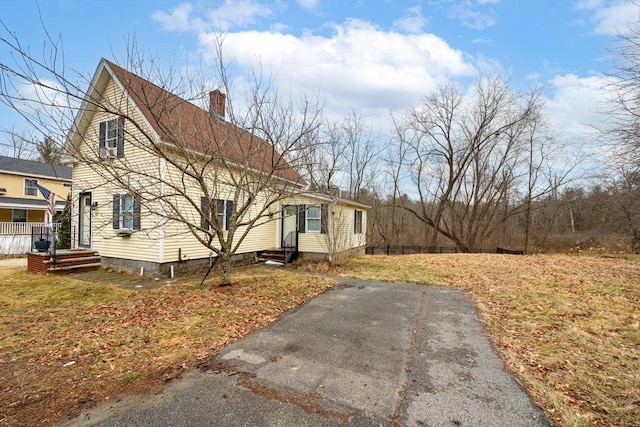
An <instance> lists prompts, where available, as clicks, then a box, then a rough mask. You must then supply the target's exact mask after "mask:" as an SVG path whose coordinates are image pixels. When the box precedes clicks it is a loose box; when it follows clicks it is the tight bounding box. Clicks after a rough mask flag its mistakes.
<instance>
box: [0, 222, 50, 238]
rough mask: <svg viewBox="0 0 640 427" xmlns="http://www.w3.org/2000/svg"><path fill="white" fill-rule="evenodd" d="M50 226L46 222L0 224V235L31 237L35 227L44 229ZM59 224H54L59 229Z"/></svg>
mask: <svg viewBox="0 0 640 427" xmlns="http://www.w3.org/2000/svg"><path fill="white" fill-rule="evenodd" d="M46 225H50V224H47V223H44V222H0V234H9V235H13V236H15V235H26V236H30V235H31V230H32V228H33V227H44V226H46ZM59 225H60V224H59V223H54V226H55V227H58V226H59Z"/></svg>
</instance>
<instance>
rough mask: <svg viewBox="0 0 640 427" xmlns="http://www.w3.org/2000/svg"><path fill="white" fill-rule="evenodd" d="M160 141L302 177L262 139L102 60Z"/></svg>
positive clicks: (278, 174)
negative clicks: (158, 136)
mask: <svg viewBox="0 0 640 427" xmlns="http://www.w3.org/2000/svg"><path fill="white" fill-rule="evenodd" d="M104 61H105V63H106V64H107V65H108V66H109V68H110V69H111V70H112V71H113V73H114V74H115V76H116V77H117V79H118V80H119V81H120V83H121V84H122V85H123V87H124V89H125V90H126V91H127V93H128V94H129V96H131V98H132V99H133V101H134V102H135V103H136V105H137V106H138V108H139V109H140V111H141V112H142V114H143V115H144V116H145V117H146V119H147V121H148V122H149V124H150V125H151V126H152V127H153V129H154V130H155V131H156V132H157V133H158V135H160V138H161V139H162V140H163V141H164V142H168V143H171V144H175V145H177V146H180V147H182V148H188V149H190V150H194V151H195V152H198V153H201V154H204V155H205V156H213V157H218V156H219V157H221V158H225V159H227V160H230V161H231V162H233V163H235V164H237V165H240V166H244V167H246V166H248V167H250V168H252V169H254V170H257V171H262V172H264V173H267V174H273V176H275V177H278V178H282V179H286V180H289V181H292V182H294V183H297V184H299V185H304V184H305V182H304V179H303V178H302V177H301V176H300V175H299V174H298V172H297V171H296V170H295V169H294V168H292V167H291V166H290V165H289V164H288V163H287V161H286V160H285V159H284V158H283V156H281V155H280V153H278V152H277V151H276V150H275V149H274V147H273V146H272V145H271V144H270V143H269V142H267V141H265V140H264V139H262V138H260V137H258V136H256V135H254V134H252V133H251V132H248V131H247V130H245V129H242V128H240V127H238V126H235V125H234V124H232V123H229V122H226V121H224V120H220V119H219V118H217V117H213V116H212V115H211V114H210V113H209V112H208V111H205V110H203V109H201V108H199V107H197V106H195V105H194V104H191V103H190V102H188V101H185V100H184V99H182V98H180V97H179V96H177V95H174V94H173V93H171V92H169V91H167V90H165V89H164V88H162V87H160V86H157V85H155V84H153V83H151V82H149V81H148V80H145V79H143V78H142V77H139V76H138V75H136V74H133V73H131V72H130V71H127V70H125V69H124V68H122V67H120V66H118V65H116V64H114V63H113V62H111V61H108V60H106V59H105V60H104Z"/></svg>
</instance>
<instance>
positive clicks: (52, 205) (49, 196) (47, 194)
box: [34, 182, 56, 217]
mask: <svg viewBox="0 0 640 427" xmlns="http://www.w3.org/2000/svg"><path fill="white" fill-rule="evenodd" d="M34 185H35V186H36V188H37V189H38V190H40V192H41V193H42V197H44V198H45V199H46V200H47V202H49V204H48V205H47V212H49V215H51V217H53V216H54V215H55V214H56V193H54V192H53V191H49V190H47V189H46V188H44V187H43V186H42V185H40V184H38V183H37V182H34Z"/></svg>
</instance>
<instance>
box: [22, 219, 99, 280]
mask: <svg viewBox="0 0 640 427" xmlns="http://www.w3.org/2000/svg"><path fill="white" fill-rule="evenodd" d="M71 234H73V233H71ZM66 237H68V238H67V239H65V236H62V235H61V231H60V224H58V223H54V224H44V225H40V224H38V225H34V226H32V227H31V232H30V235H29V238H30V242H31V243H30V250H29V251H27V271H29V272H31V273H73V272H78V271H86V270H96V269H99V268H100V267H101V262H100V261H101V258H100V255H99V254H98V252H96V251H94V250H91V249H81V248H79V249H70V248H68V247H66V248H65V247H64V246H66V245H62V246H63V247H61V245H60V244H59V242H60V241H61V240H62V241H64V240H67V241H69V242H70V241H71V239H72V238H73V236H66Z"/></svg>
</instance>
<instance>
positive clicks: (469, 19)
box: [449, 1, 497, 30]
mask: <svg viewBox="0 0 640 427" xmlns="http://www.w3.org/2000/svg"><path fill="white" fill-rule="evenodd" d="M478 3H479V4H483V3H495V2H493V1H485V2H482V1H481V2H478ZM449 16H450V17H451V18H454V19H458V20H460V21H462V24H463V25H465V26H467V27H469V28H473V29H474V30H484V29H487V28H489V27H492V26H493V25H495V23H496V22H497V20H496V16H495V13H494V12H493V10H490V11H488V12H486V11H480V10H478V9H477V8H476V5H474V4H473V3H472V2H471V1H463V2H459V3H454V4H453V5H452V6H451V7H450V8H449Z"/></svg>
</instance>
